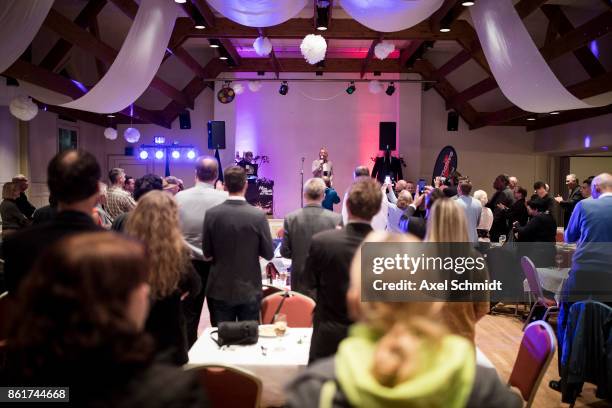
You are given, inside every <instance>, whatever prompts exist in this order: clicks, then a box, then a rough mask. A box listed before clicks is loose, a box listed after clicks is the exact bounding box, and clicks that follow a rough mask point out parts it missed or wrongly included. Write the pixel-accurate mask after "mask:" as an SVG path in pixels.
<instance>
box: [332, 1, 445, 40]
mask: <svg viewBox="0 0 612 408" xmlns="http://www.w3.org/2000/svg"><path fill="white" fill-rule="evenodd" d="M443 2H444V0H340V5H341V6H342V8H343V9H344V10H345V11H346V12H347V13H348V14H349V15H350V16H351V17H352V18H354V19H355V20H357V21H359V22H360V23H361V24H363V25H364V26H366V27H368V28H370V29H372V30H376V31H381V32H384V33H389V32H392V31H400V30H405V29H407V28H410V27H413V26H415V25H417V24H418V23H420V22H421V21H423V20H425V19H426V18H428V17H429V16H431V15H432V14H433V13H434V12H435V11H436V10H437V9H439V8H440V6H441V5H442V3H443Z"/></svg>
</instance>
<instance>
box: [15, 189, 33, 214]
mask: <svg viewBox="0 0 612 408" xmlns="http://www.w3.org/2000/svg"><path fill="white" fill-rule="evenodd" d="M15 202H16V203H17V207H19V211H21V212H22V213H23V215H25V216H26V217H28V218H32V214H34V211H35V210H36V207H34V206H33V205H32V203H30V202H29V201H28V197H27V196H26V195H25V193H24V192H22V193H21V194H19V197H17V200H15Z"/></svg>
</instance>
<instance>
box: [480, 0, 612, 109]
mask: <svg viewBox="0 0 612 408" xmlns="http://www.w3.org/2000/svg"><path fill="white" fill-rule="evenodd" d="M470 13H471V16H472V20H473V22H474V27H475V29H476V32H477V33H478V38H479V39H480V43H481V44H482V49H483V50H484V54H485V56H486V58H487V62H488V63H489V66H490V67H491V72H492V73H493V76H494V77H495V80H496V81H497V83H498V84H499V87H500V89H501V91H502V92H503V94H504V95H505V96H506V98H508V100H510V102H512V103H513V104H515V105H516V106H518V107H519V108H521V109H523V110H525V111H527V112H538V113H545V112H552V111H558V110H568V109H583V108H592V107H597V106H605V105H608V104H610V103H612V98H611V95H610V94H607V95H600V96H599V97H597V98H592V99H585V100H580V99H578V98H576V97H575V96H574V95H572V93H571V92H569V91H568V90H567V89H566V88H565V87H564V86H563V84H562V83H561V82H559V80H558V79H557V77H556V76H555V74H554V72H552V70H551V69H550V67H549V66H548V63H547V62H546V61H545V60H544V57H542V54H541V53H540V51H539V50H538V48H537V47H536V45H535V44H534V42H533V40H532V39H531V36H530V35H529V32H528V31H527V29H526V28H525V25H524V24H523V22H522V20H521V18H520V17H519V15H518V13H517V12H516V10H515V9H514V6H513V4H512V1H511V0H478V2H477V3H476V5H475V6H473V7H471V8H470Z"/></svg>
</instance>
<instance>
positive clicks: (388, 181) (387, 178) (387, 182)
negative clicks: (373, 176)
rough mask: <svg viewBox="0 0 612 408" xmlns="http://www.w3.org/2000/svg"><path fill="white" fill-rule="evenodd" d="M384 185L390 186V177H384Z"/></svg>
mask: <svg viewBox="0 0 612 408" xmlns="http://www.w3.org/2000/svg"><path fill="white" fill-rule="evenodd" d="M385 184H391V177H389V176H387V177H385Z"/></svg>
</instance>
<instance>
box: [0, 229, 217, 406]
mask: <svg viewBox="0 0 612 408" xmlns="http://www.w3.org/2000/svg"><path fill="white" fill-rule="evenodd" d="M148 273H149V263H148V262H147V258H146V256H145V250H144V247H143V246H142V245H141V244H139V243H137V242H135V241H132V240H129V239H126V238H122V237H121V236H118V235H116V234H113V233H109V232H96V233H86V234H79V235H72V236H70V237H68V238H66V239H64V240H61V241H60V242H58V243H57V244H56V245H54V246H53V247H52V248H51V249H50V250H49V251H48V252H47V253H46V254H44V255H43V256H42V257H41V259H39V261H38V262H37V263H36V265H35V266H34V268H33V270H32V272H31V273H30V274H29V275H28V276H27V277H26V279H25V281H24V282H23V283H22V285H21V286H20V289H19V291H18V292H17V294H16V301H17V305H16V308H15V309H14V313H13V314H12V316H11V318H12V319H11V320H12V321H11V322H10V330H9V337H8V339H7V342H6V344H7V345H6V348H7V353H6V355H7V358H6V359H7V361H6V366H5V368H4V369H3V371H2V373H1V376H0V384H4V385H8V384H10V385H11V386H28V387H34V386H39V387H42V386H44V387H51V386H56V387H60V386H61V387H69V392H70V397H69V398H70V405H71V406H78V407H154V408H156V407H159V408H162V407H168V406H177V407H178V406H180V407H183V406H185V407H202V406H205V404H206V401H205V396H204V394H203V391H202V389H201V387H200V385H199V384H198V381H197V379H196V378H195V377H194V376H193V375H192V374H191V373H189V372H187V371H184V370H182V369H179V368H176V367H174V366H170V365H163V364H160V363H157V362H155V361H154V358H153V357H154V354H153V344H152V339H151V338H150V336H149V335H147V334H145V333H143V331H142V329H143V327H144V323H145V320H146V317H147V311H148V305H149V293H150V288H149V285H148V284H147V278H148ZM70 405H69V406H70Z"/></svg>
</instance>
